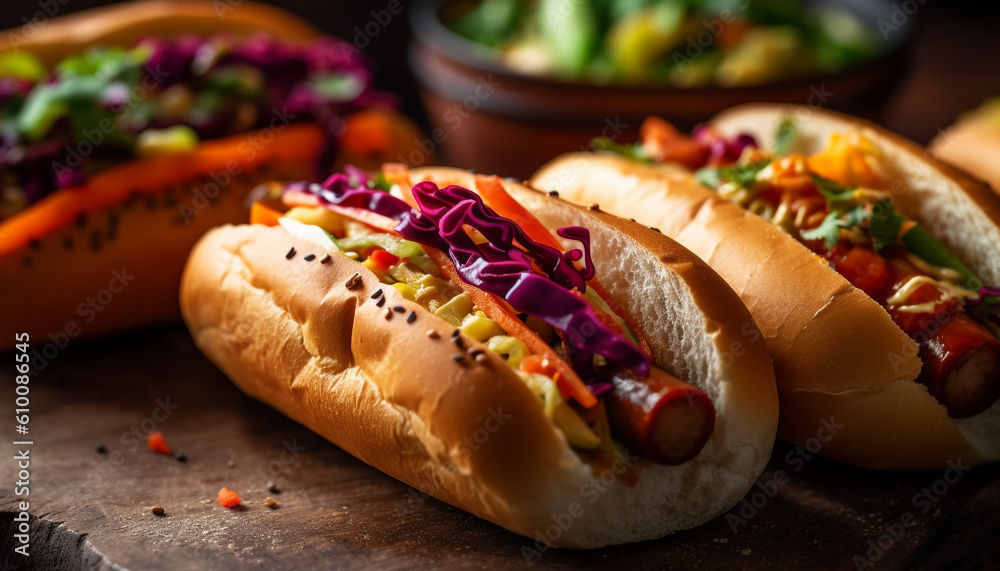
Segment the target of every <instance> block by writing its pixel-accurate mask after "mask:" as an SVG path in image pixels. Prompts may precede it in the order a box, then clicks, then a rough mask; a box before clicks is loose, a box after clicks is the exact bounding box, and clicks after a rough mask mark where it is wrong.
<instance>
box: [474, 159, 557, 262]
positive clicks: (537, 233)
mask: <svg viewBox="0 0 1000 571" xmlns="http://www.w3.org/2000/svg"><path fill="white" fill-rule="evenodd" d="M476 191H477V192H479V196H482V197H483V201H484V202H486V205H487V206H489V207H490V208H492V209H493V210H495V211H496V212H497V214H499V215H500V216H503V217H505V218H510V219H511V220H513V221H514V222H515V223H517V225H518V226H520V227H521V230H524V233H525V234H527V235H528V237H529V238H531V239H532V240H534V241H536V242H538V243H540V244H545V245H546V246H549V247H552V248H555V249H556V250H559V251H560V252H562V251H563V246H562V244H560V243H559V241H558V240H556V238H555V236H553V235H552V233H551V232H549V229H548V228H546V227H545V225H544V224H542V223H541V222H540V221H539V220H538V218H535V215H534V214H532V213H530V212H528V209H526V208H525V207H524V206H521V203H520V202H518V201H516V200H514V197H513V196H511V195H510V193H508V192H507V189H505V188H504V187H503V183H502V182H500V178H499V177H497V176H483V175H477V176H476Z"/></svg>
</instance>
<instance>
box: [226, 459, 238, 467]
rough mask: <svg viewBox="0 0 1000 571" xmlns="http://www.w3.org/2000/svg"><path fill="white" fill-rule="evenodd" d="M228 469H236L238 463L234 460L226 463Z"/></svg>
mask: <svg viewBox="0 0 1000 571" xmlns="http://www.w3.org/2000/svg"><path fill="white" fill-rule="evenodd" d="M226 467H227V468H235V467H236V462H233V461H232V460H228V461H227V462H226Z"/></svg>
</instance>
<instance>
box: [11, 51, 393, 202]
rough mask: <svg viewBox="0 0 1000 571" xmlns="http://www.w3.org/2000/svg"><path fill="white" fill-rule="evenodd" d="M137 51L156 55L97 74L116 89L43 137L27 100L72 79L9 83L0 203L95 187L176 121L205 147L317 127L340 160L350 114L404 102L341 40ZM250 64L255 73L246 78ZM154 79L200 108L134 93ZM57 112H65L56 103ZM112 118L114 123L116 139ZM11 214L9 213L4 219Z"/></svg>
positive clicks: (327, 152) (77, 99) (81, 98)
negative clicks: (26, 122)
mask: <svg viewBox="0 0 1000 571" xmlns="http://www.w3.org/2000/svg"><path fill="white" fill-rule="evenodd" d="M137 47H138V48H139V49H140V51H141V50H145V52H147V53H148V59H144V60H143V61H142V62H141V63H137V64H136V63H133V64H128V65H132V66H133V67H128V65H126V63H123V62H125V61H126V59H127V56H119V57H118V58H117V59H114V58H110V56H109V60H110V61H112V63H114V64H116V65H118V64H121V65H122V66H125V68H127V69H128V70H129V71H128V72H126V73H123V75H122V76H121V77H116V78H111V79H104V78H103V77H102V76H98V75H95V76H94V77H93V78H91V79H92V80H93V81H92V82H91V83H88V84H87V85H94V84H96V83H99V82H100V81H106V82H107V84H106V85H103V86H102V87H101V88H100V89H99V90H98V91H99V93H98V94H96V95H95V94H93V93H89V92H86V93H85V92H81V93H80V94H78V95H75V96H74V99H73V105H71V106H69V107H67V109H69V111H67V112H66V113H67V116H66V117H62V118H60V119H58V120H57V121H56V122H55V123H54V124H53V127H52V128H51V129H49V130H48V131H47V132H45V133H44V134H43V136H42V138H41V139H38V140H34V139H32V138H30V137H26V136H25V135H24V134H23V133H20V132H18V131H17V129H16V127H17V125H19V122H18V120H19V116H18V114H19V113H20V111H21V110H22V109H24V108H26V107H27V105H26V104H25V102H26V101H27V100H28V99H29V98H31V97H34V96H35V95H37V94H36V90H40V89H42V88H43V87H46V86H53V85H64V86H65V84H66V82H67V81H73V78H72V77H71V74H70V75H67V74H64V73H63V72H60V71H58V70H56V71H53V72H52V74H51V75H50V76H49V77H48V78H47V79H46V80H44V81H41V82H38V83H32V82H27V81H24V80H17V79H12V78H2V79H0V104H2V105H0V106H2V107H4V113H3V114H2V117H0V127H3V129H2V131H3V132H4V138H3V140H2V144H0V198H2V197H4V196H6V192H7V190H8V189H9V190H10V191H12V192H13V191H14V190H15V189H19V190H20V191H21V193H22V194H23V195H24V197H25V199H26V204H24V205H23V206H22V207H26V206H28V205H30V204H33V203H34V202H36V201H38V200H40V199H41V198H43V197H44V196H45V195H47V194H48V193H50V192H53V191H55V190H58V189H61V188H68V187H74V186H79V185H82V184H85V183H86V182H87V180H88V179H89V176H90V175H91V174H92V173H93V172H94V171H96V170H97V169H100V168H107V167H108V166H109V165H114V164H117V163H119V162H123V161H127V160H130V159H132V158H134V154H133V145H134V143H135V141H136V139H137V137H138V135H139V134H140V133H142V132H143V131H146V130H148V129H164V128H168V127H172V126H175V125H185V126H188V127H190V128H192V129H193V130H194V131H195V132H196V133H197V134H198V137H199V139H200V140H202V141H205V140H211V139H218V138H223V137H227V136H231V135H234V134H237V133H242V132H248V131H250V130H253V129H262V128H267V127H269V126H270V125H271V124H272V123H274V122H275V121H276V120H280V121H282V122H289V121H291V122H301V121H311V122H315V123H317V124H319V125H320V126H321V127H323V128H324V130H325V131H326V132H327V134H328V137H327V138H326V143H325V146H324V148H323V149H322V150H321V154H322V156H321V157H319V159H320V161H322V163H323V164H330V163H332V162H334V160H335V158H336V155H337V153H338V151H339V148H338V141H339V139H340V137H341V136H342V134H343V132H344V117H345V116H347V115H348V114H350V113H352V112H354V111H357V110H360V109H365V108H370V107H387V108H393V107H397V106H398V101H397V99H396V98H395V96H393V95H391V94H387V93H383V92H380V91H377V90H376V89H375V88H374V83H373V73H372V71H371V66H370V63H369V61H368V60H367V59H366V58H365V57H364V56H363V55H362V54H360V53H359V52H358V50H356V49H355V48H354V47H353V46H351V45H350V44H348V43H346V42H344V41H342V40H339V39H336V38H332V37H321V38H317V39H314V40H311V41H309V42H307V43H291V42H285V41H281V40H277V39H275V38H273V37H271V36H268V35H265V34H258V35H254V36H251V37H249V38H238V37H236V36H232V35H227V34H218V35H215V36H213V37H210V38H207V39H205V38H197V37H192V36H186V37H178V38H170V39H164V38H155V37H150V38H144V39H142V40H140V41H139V42H138V46H137ZM247 68H250V69H251V70H253V72H252V73H249V74H248V73H244V72H246V71H247ZM240 73H243V76H253V75H254V74H256V77H259V79H260V81H258V82H256V83H255V82H252V81H248V82H246V83H245V84H243V85H242V87H234V85H235V84H233V83H226V80H225V77H226V76H227V75H226V74H229V75H230V76H235V77H239V76H240ZM150 82H152V84H153V85H154V87H152V89H153V91H155V92H157V93H163V92H165V91H166V90H167V89H170V88H172V87H175V86H176V87H177V88H178V90H179V91H184V90H183V89H180V88H181V87H184V88H186V89H187V91H188V93H190V97H191V98H192V104H191V106H190V108H189V109H187V110H186V111H183V113H182V114H178V113H180V112H179V111H177V109H176V108H171V109H170V110H167V109H166V108H162V109H161V108H160V107H158V105H159V104H158V103H157V102H159V101H164V100H166V99H167V98H159V97H144V98H142V99H139V98H136V97H134V96H133V95H132V94H133V92H135V89H136V87H137V86H142V88H143V89H144V90H147V89H150V87H149V86H150ZM258 84H259V85H258ZM241 90H242V91H241ZM143 93H145V91H143ZM53 109H56V110H58V109H61V107H57V106H55V104H54V105H53ZM248 110H249V112H248ZM102 120H103V121H105V122H100V121H102ZM88 121H90V122H93V123H94V124H93V125H91V124H89V123H87V122H88ZM107 121H111V123H110V124H112V125H113V129H112V131H111V132H110V133H109V132H108V129H107V128H106V127H105V125H106V124H107V123H106V122H107ZM98 126H99V127H100V129H99V130H98ZM94 132H99V133H102V135H101V137H102V138H101V143H100V144H96V143H94V141H92V140H86V137H85V136H84V134H86V133H94ZM90 136H91V137H92V135H90ZM79 145H89V146H90V147H93V151H92V152H88V153H79V154H80V155H83V158H82V159H80V157H79V156H75V155H73V153H75V152H77V147H78V146H79ZM56 164H59V165H62V166H61V167H60V169H59V170H57V171H56V170H54V169H53V166H52V165H56ZM8 215H9V214H8ZM4 217H5V215H4V212H3V211H0V220H2V219H3V218H4Z"/></svg>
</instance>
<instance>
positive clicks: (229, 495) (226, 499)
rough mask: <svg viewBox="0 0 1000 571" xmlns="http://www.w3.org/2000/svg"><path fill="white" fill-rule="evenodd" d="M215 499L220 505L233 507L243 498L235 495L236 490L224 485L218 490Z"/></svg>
mask: <svg viewBox="0 0 1000 571" xmlns="http://www.w3.org/2000/svg"><path fill="white" fill-rule="evenodd" d="M217 501H218V502H219V505H220V506H222V507H225V508H234V507H236V506H238V505H240V504H241V503H242V502H243V500H241V499H240V497H239V496H238V495H236V492H234V491H232V490H230V489H229V488H227V487H225V486H222V489H221V490H219V497H218V500H217Z"/></svg>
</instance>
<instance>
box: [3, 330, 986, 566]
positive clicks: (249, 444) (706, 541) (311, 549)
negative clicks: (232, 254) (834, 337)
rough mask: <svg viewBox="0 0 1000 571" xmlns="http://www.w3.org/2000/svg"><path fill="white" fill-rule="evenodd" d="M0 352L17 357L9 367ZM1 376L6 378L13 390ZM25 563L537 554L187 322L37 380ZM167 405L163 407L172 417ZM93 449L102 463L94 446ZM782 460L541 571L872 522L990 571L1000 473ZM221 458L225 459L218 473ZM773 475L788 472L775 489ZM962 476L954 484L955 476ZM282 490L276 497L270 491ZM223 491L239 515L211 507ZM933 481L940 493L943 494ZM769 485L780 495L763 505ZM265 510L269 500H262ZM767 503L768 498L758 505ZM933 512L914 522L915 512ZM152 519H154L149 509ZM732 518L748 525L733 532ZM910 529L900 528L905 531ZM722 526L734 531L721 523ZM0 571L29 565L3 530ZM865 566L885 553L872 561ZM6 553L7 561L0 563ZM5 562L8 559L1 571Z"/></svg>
mask: <svg viewBox="0 0 1000 571" xmlns="http://www.w3.org/2000/svg"><path fill="white" fill-rule="evenodd" d="M4 358H5V359H11V360H13V359H12V356H10V355H5V356H4ZM8 369H9V367H4V368H3V369H2V370H3V373H2V374H0V379H2V380H3V384H2V386H4V387H6V389H5V390H12V387H13V379H12V378H11V375H10V374H9V373H8ZM31 387H32V392H31V396H32V403H31V409H32V411H31V424H30V428H31V432H30V437H31V438H32V439H33V440H34V445H33V446H31V452H30V457H31V459H32V463H31V495H30V501H31V513H32V514H33V515H34V516H37V517H34V518H33V519H32V522H31V537H32V543H31V553H32V556H31V559H30V563H31V565H33V566H34V567H28V568H36V569H80V568H86V569H98V570H104V569H119V568H124V569H132V570H139V569H144V570H145V569H152V570H156V569H164V570H167V569H170V570H176V569H245V568H248V567H255V566H262V567H264V568H268V569H313V568H324V567H337V568H361V567H379V568H390V569H400V568H413V567H420V568H426V567H436V568H483V569H504V568H515V567H521V566H523V565H524V563H525V562H526V560H525V557H524V551H523V550H524V548H526V547H528V548H530V547H532V542H530V541H529V540H526V539H524V538H522V537H519V536H517V535H514V534H512V533H509V532H507V531H505V530H503V529H501V528H499V527H497V526H495V525H493V524H491V523H488V522H485V521H482V520H479V519H477V518H475V517H473V516H471V515H469V514H467V513H465V512H463V511H461V510H458V509H455V508H452V507H451V506H448V505H446V504H443V503H441V502H439V501H437V500H435V499H433V498H429V497H426V496H424V495H423V494H421V493H419V492H417V491H415V490H413V489H411V488H409V487H408V486H406V485H405V484H402V483H400V482H398V481H396V480H393V479H392V478H390V477H388V476H385V475H383V474H382V473H380V472H379V471H377V470H375V469H373V468H371V467H369V466H367V465H365V464H363V463H361V462H360V461H358V460H355V459H354V458H352V457H351V456H349V455H347V454H346V453H344V452H343V451H341V450H340V449H338V448H337V447H335V446H333V445H332V444H329V443H328V442H326V441H324V440H323V439H321V438H319V437H318V436H316V435H314V434H312V433H311V432H310V431H308V430H306V429H305V428H303V427H301V426H299V425H297V424H295V423H294V422H291V421H289V420H288V419H286V418H284V417H283V416H282V415H280V414H278V413H277V412H275V411H273V410H271V409H270V408H268V407H267V406H265V405H262V404H260V403H257V402H254V401H252V400H250V399H249V398H247V397H246V396H244V395H243V394H242V393H240V392H239V390H237V389H236V388H235V386H234V385H232V384H230V383H229V381H228V380H227V379H226V378H225V377H224V376H223V375H222V374H221V373H220V372H219V371H218V370H217V369H215V368H214V367H213V366H212V365H211V363H209V362H208V361H207V360H206V359H205V358H204V357H202V356H201V354H200V353H199V352H198V350H197V348H196V347H195V346H194V344H193V343H192V342H191V340H190V338H189V337H188V335H187V332H186V331H185V330H183V329H182V328H179V327H178V328H166V329H160V330H154V331H148V332H145V333H141V334H133V335H129V336H125V337H120V338H114V339H108V340H105V341H101V342H95V343H91V344H79V345H77V346H72V347H70V348H69V349H67V350H66V351H64V352H63V353H62V354H61V355H59V356H58V357H57V358H56V359H55V360H54V361H53V362H52V364H51V365H49V366H48V367H47V368H46V369H45V370H44V371H43V372H42V374H40V375H39V377H38V378H37V379H35V380H33V381H32V384H31ZM3 402H4V410H3V411H2V413H0V434H3V435H4V439H5V444H4V445H3V452H2V454H0V456H2V459H0V481H3V482H4V486H3V488H2V489H0V520H2V521H0V528H2V529H5V530H6V529H10V525H11V523H12V521H11V520H12V518H13V514H14V513H15V512H16V509H17V508H16V505H15V504H16V500H19V499H21V498H15V496H14V495H13V493H12V490H13V485H12V482H13V481H14V480H15V479H16V478H15V473H14V471H15V468H14V462H13V461H12V460H11V459H10V457H11V455H12V454H11V452H13V451H12V450H11V448H12V447H11V446H10V444H9V442H10V440H9V439H8V435H12V434H13V433H14V432H13V430H14V423H13V420H12V419H13V414H12V411H10V399H7V398H6V397H5V398H4V400H3ZM165 409H168V410H170V414H166V413H165ZM133 427H135V428H134V430H135V431H136V432H137V433H138V434H139V435H142V433H143V431H149V430H154V429H155V430H161V431H162V432H163V434H164V435H165V436H166V438H167V441H168V442H169V443H170V444H171V445H172V446H173V447H174V448H175V449H176V450H177V451H181V452H183V453H185V454H186V456H187V461H186V462H178V461H177V460H175V459H174V458H172V457H170V456H165V455H161V454H156V453H154V452H152V451H150V450H149V449H148V448H147V447H146V446H145V442H144V441H143V442H140V441H138V440H137V439H135V436H133V435H132V433H131V431H132V430H133ZM101 444H103V445H104V446H105V448H106V450H107V452H106V453H103V454H102V453H99V452H98V451H97V447H98V446H99V445H101ZM789 454H792V455H793V456H792V457H793V458H797V457H796V456H795V451H794V450H793V449H791V448H790V447H788V446H786V445H779V447H778V448H777V449H776V451H775V453H774V455H773V457H772V459H771V462H770V465H769V467H768V470H767V471H766V472H765V473H764V474H763V475H762V476H761V478H760V480H759V482H760V485H761V488H759V489H758V491H759V493H756V492H754V493H752V494H751V495H750V496H748V497H749V498H750V499H751V500H753V502H754V503H755V504H757V505H758V506H759V507H756V508H753V510H752V511H751V509H750V508H749V507H746V508H744V509H745V511H743V512H742V513H741V511H740V508H741V507H742V506H738V507H737V508H734V509H733V510H731V511H730V512H729V513H728V514H727V516H724V517H721V518H718V519H716V520H714V521H712V522H711V523H709V524H707V525H705V526H703V527H701V528H698V529H696V530H692V531H689V532H685V533H680V534H677V535H675V536H672V537H667V538H664V539H662V540H658V541H650V542H645V543H641V544H635V545H628V546H619V547H611V548H606V549H601V550H597V551H592V552H586V551H548V552H546V553H544V554H542V555H541V556H540V557H536V558H533V559H532V560H531V561H532V564H533V566H535V567H554V568H582V567H588V568H589V567H610V568H617V569H621V568H663V567H667V566H671V567H673V566H677V567H699V568H729V569H732V568H758V567H769V568H778V569H801V568H809V569H842V568H852V567H854V566H855V561H854V560H853V556H854V555H855V554H856V555H859V556H862V557H866V551H868V550H869V549H870V546H869V545H868V542H869V541H874V542H878V541H879V537H880V536H881V535H883V534H884V533H886V531H885V529H884V528H883V526H884V525H889V526H890V528H892V527H893V524H899V522H901V521H903V517H904V514H905V513H907V512H909V513H911V514H913V516H914V521H913V522H912V524H913V525H912V527H903V526H902V525H897V526H896V531H897V534H898V531H899V530H901V529H902V530H904V533H902V536H901V537H900V538H899V539H898V541H895V542H894V544H893V545H891V546H889V545H888V540H885V539H884V543H883V545H884V546H888V547H889V549H888V550H886V551H885V552H884V553H883V554H881V556H880V559H879V561H878V562H877V566H878V567H879V568H889V567H893V568H896V567H900V568H908V569H932V568H939V567H943V566H946V567H949V568H962V567H968V566H987V565H988V564H990V563H993V564H995V563H996V561H1000V559H998V557H1000V547H998V545H997V543H996V542H995V535H996V530H997V529H1000V466H996V465H994V466H987V467H979V468H973V469H971V470H969V471H968V472H966V473H964V475H962V476H961V478H960V479H958V481H957V483H955V484H953V485H948V486H947V491H944V493H942V494H940V495H938V494H935V492H933V491H932V492H931V495H932V496H933V497H934V499H935V500H936V503H933V504H931V503H930V500H927V499H921V500H920V501H919V503H918V504H916V505H914V502H913V498H914V495H915V494H920V493H921V490H922V489H923V488H928V489H933V487H934V485H935V482H936V481H937V480H939V479H942V477H943V476H944V473H943V472H932V473H917V474H883V473H876V472H869V471H864V470H857V469H853V468H849V467H846V466H842V465H839V464H836V463H833V462H828V461H826V460H823V459H821V458H813V459H811V460H792V461H789V460H788V455H789ZM230 462H231V463H232V465H229V463H230ZM777 470H782V471H784V472H785V473H787V474H788V475H789V481H788V483H787V484H785V485H780V486H779V485H776V484H775V482H782V481H784V480H782V479H781V478H780V477H779V478H776V477H775V473H776V471H777ZM950 476H951V479H952V480H954V479H955V476H954V474H951V475H950ZM271 483H274V484H275V485H276V486H277V488H278V489H279V490H280V493H277V492H269V491H268V487H269V486H270V485H271ZM222 486H227V487H229V488H231V489H233V490H235V491H236V492H237V493H239V495H240V496H241V497H242V499H243V500H244V506H243V507H242V508H238V509H227V508H224V507H222V506H220V505H218V504H217V503H216V502H215V497H216V494H217V493H218V491H219V489H220V488H221V487H222ZM942 490H943V488H942V485H941V484H938V491H939V492H940V491H942ZM768 491H770V492H771V494H772V495H773V497H770V498H768V497H767V492H768ZM269 496H270V497H273V498H274V499H276V500H277V508H276V509H270V508H268V507H265V505H264V500H265V499H266V498H267V497H269ZM764 500H766V501H764ZM924 505H926V506H927V509H928V512H927V513H926V514H922V513H920V512H921V507H923V506H924ZM153 506H160V507H163V508H164V510H165V515H164V516H156V515H153V514H152V512H151V508H152V507H153ZM735 518H741V519H745V520H746V523H740V521H739V520H737V519H735ZM905 521H906V522H909V520H905ZM733 527H735V528H736V531H735V532H734V531H733ZM2 541H3V542H4V545H3V546H2V551H0V565H2V564H4V563H7V564H13V565H20V566H21V567H20V568H22V569H23V568H25V561H24V560H23V559H22V558H20V556H19V555H12V547H13V546H12V545H11V543H12V542H13V538H12V535H11V533H5V534H4V536H3V540H2ZM873 555H878V553H875V552H873ZM4 556H6V557H7V559H6V561H4V560H3V557H4ZM0 568H3V567H0Z"/></svg>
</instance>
